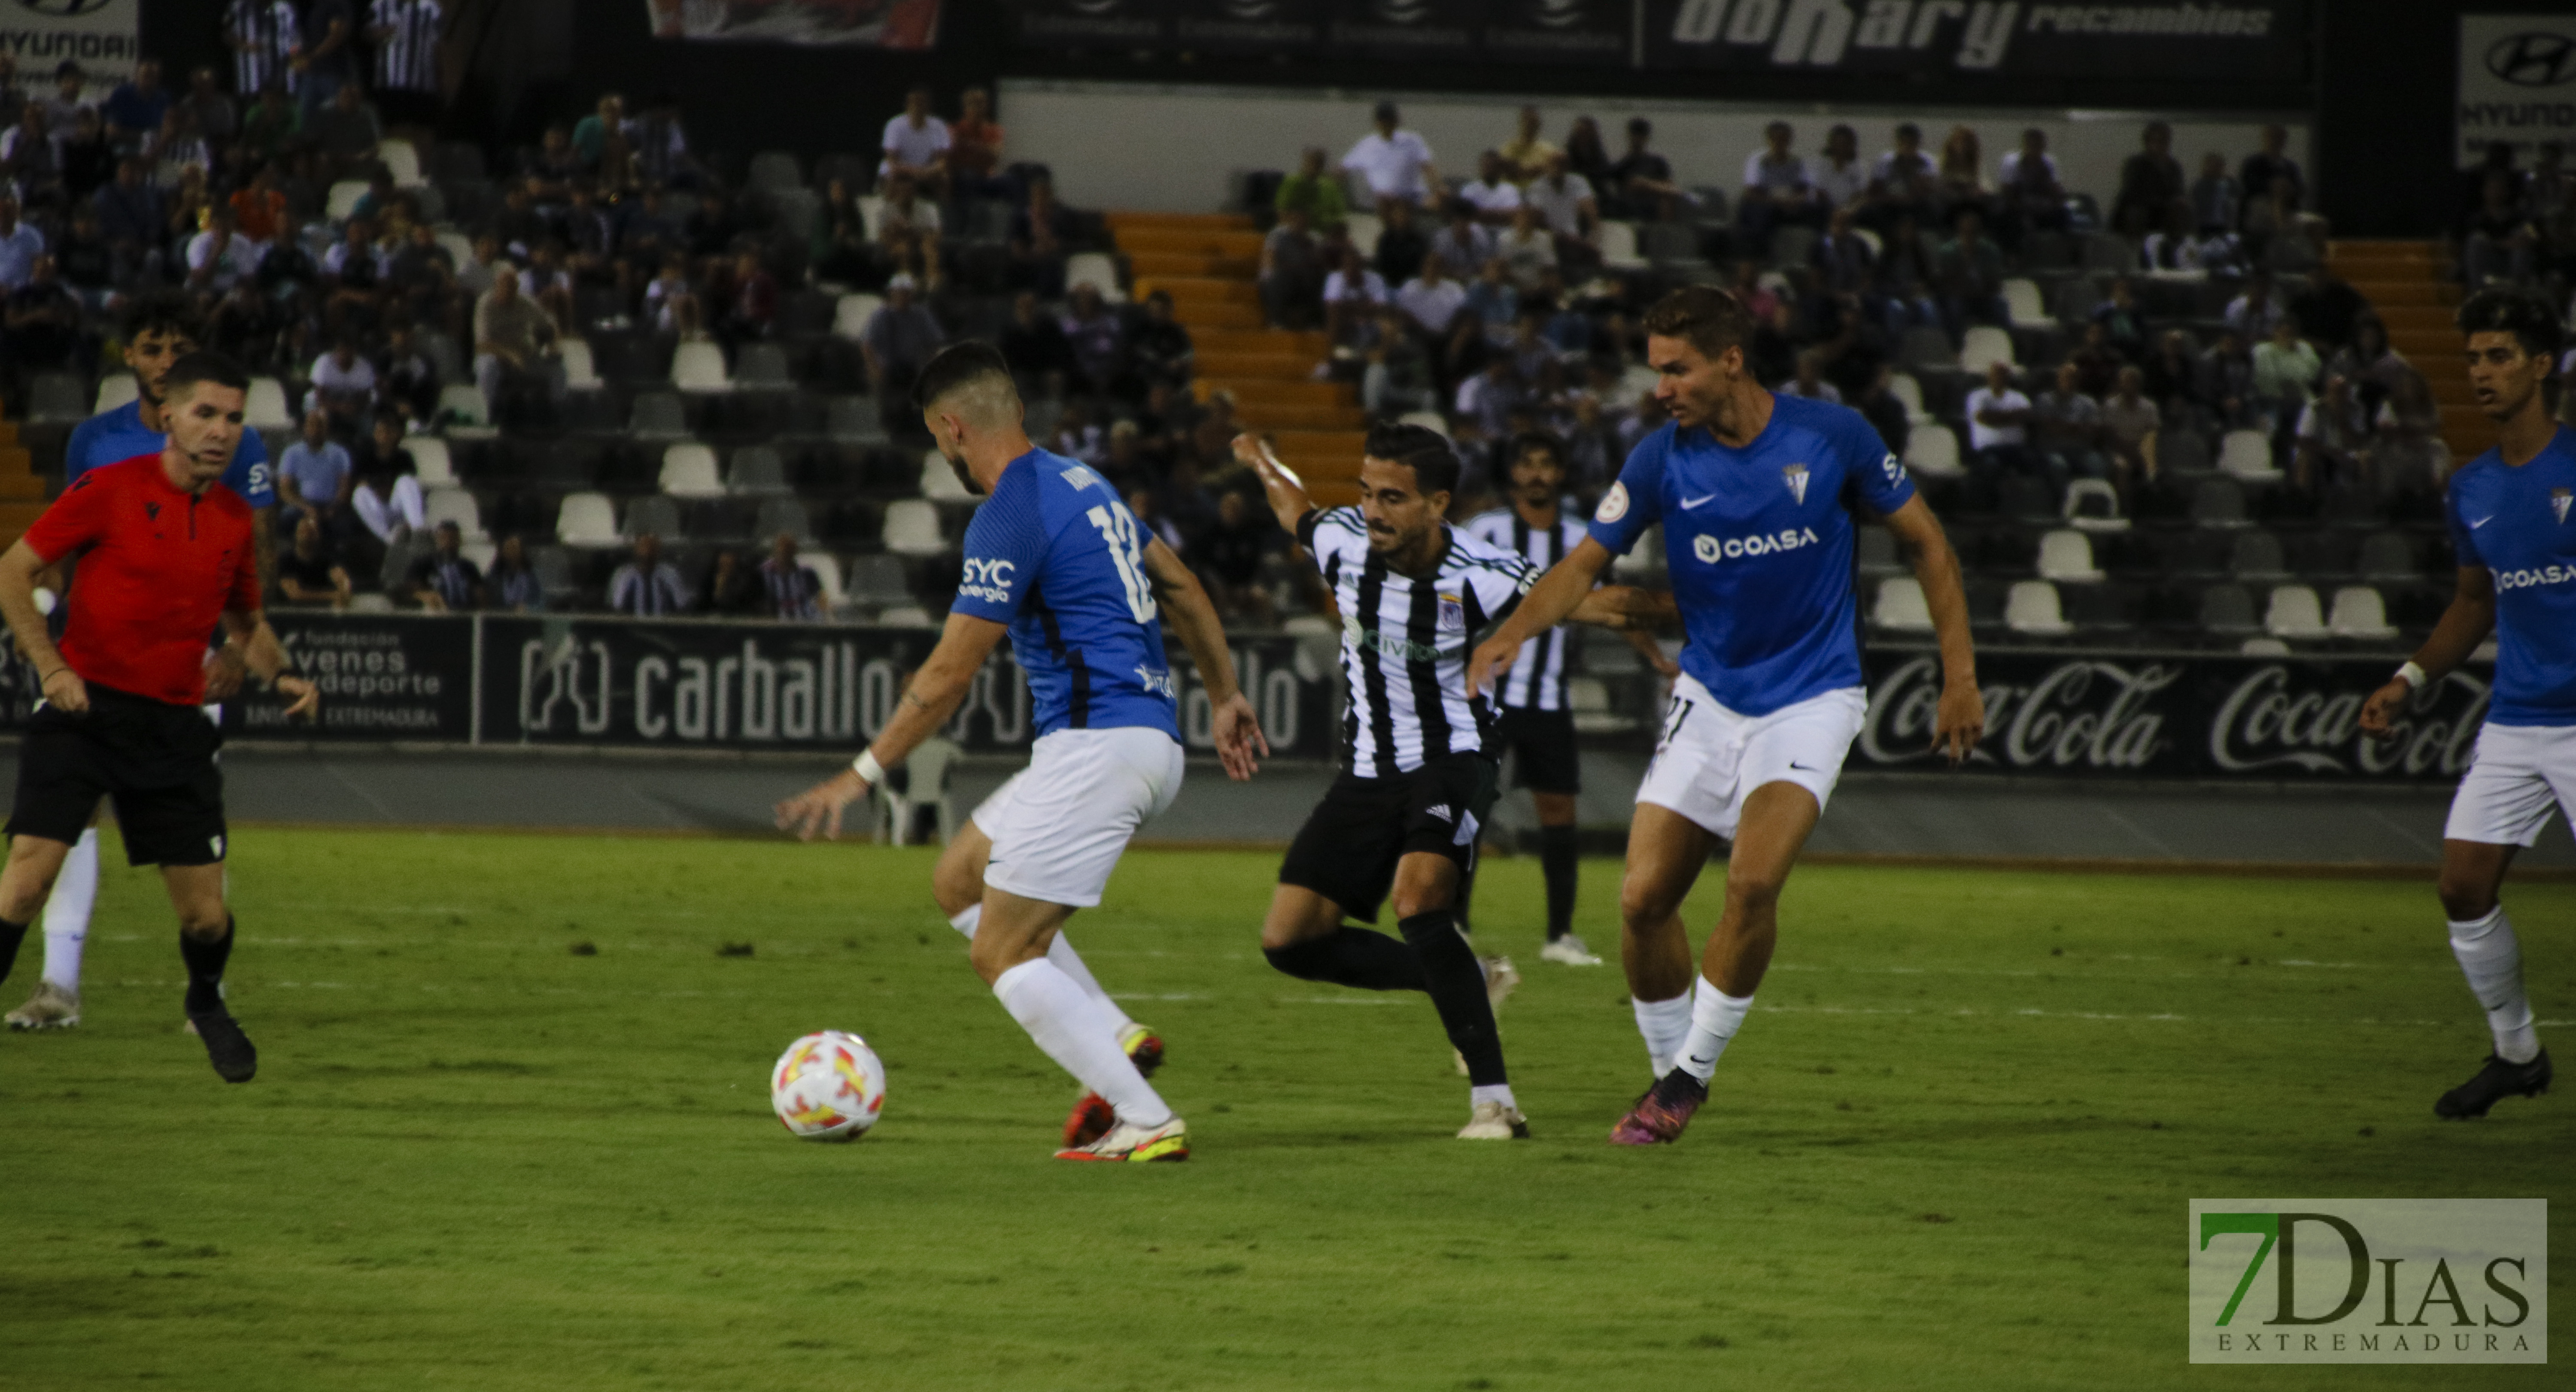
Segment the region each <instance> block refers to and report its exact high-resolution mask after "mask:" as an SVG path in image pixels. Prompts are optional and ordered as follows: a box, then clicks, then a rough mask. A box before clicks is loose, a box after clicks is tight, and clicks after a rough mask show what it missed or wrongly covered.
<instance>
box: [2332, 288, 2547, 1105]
mask: <svg viewBox="0 0 2576 1392" xmlns="http://www.w3.org/2000/svg"><path fill="white" fill-rule="evenodd" d="M2459 325H2460V332H2461V333H2462V334H2463V335H2464V336H2466V338H2467V339H2468V357H2469V386H2470V388H2471V390H2472V391H2473V392H2474V393H2475V395H2476V397H2477V404H2478V409H2479V410H2481V411H2483V412H2485V413H2486V416H2487V419H2489V420H2492V421H2494V422H2495V423H2496V448H2494V449H2491V450H2488V451H2487V452H2486V453H2484V454H2481V455H2479V456H2478V457H2477V458H2475V459H2473V460H2470V461H2469V463H2468V464H2467V465H2466V466H2465V467H2463V468H2461V469H2460V470H2459V471H2458V472H2457V473H2454V474H2452V475H2451V479H2450V486H2449V491H2450V501H2449V504H2448V511H2449V513H2450V523H2451V544H2452V546H2453V548H2454V549H2456V550H2457V551H2458V553H2459V560H2460V573H2459V580H2458V587H2457V588H2456V589H2455V590H2454V591H2453V592H2452V595H2451V606H2450V608H2448V609H2446V610H2444V611H2443V612H2442V619H2441V622H2440V623H2438V624H2435V625H2434V627H2433V635H2432V636H2431V637H2430V638H2427V639H2425V640H2424V646H2423V647H2421V648H2418V649H2416V652H2415V656H2414V657H2412V658H2410V659H2409V660H2408V661H2407V663H2406V665H2405V666H2403V667H2400V668H2398V669H2397V675H2396V676H2394V677H2391V678H2389V680H2388V684H2387V685H2385V686H2382V687H2381V688H2379V690H2377V691H2375V692H2372V693H2371V696H2370V700H2369V702H2368V703H2367V704H2365V705H2364V706H2363V707H2362V710H2361V728H2362V729H2363V730H2364V731H2365V732H2366V733H2369V734H2371V735H2374V736H2377V737H2378V738H2380V739H2390V738H2394V737H2395V736H2396V735H2397V734H2398V733H2399V728H2398V724H2397V718H2398V716H2399V715H2400V714H2402V713H2403V712H2404V710H2405V709H2406V707H2407V706H2408V705H2409V704H2410V703H2411V702H2412V701H2413V699H2414V697H2415V694H2416V693H2417V692H2418V691H2419V690H2422V689H2424V688H2428V687H2431V686H2433V685H2434V684H2436V683H2439V682H2440V681H2441V680H2442V679H2443V677H2445V676H2446V675H2448V674H2449V673H2450V671H2451V670H2452V669H2453V668H2455V667H2458V666H2459V665H2460V664H2461V663H2463V662H2465V661H2467V660H2468V657H2469V654H2470V653H2471V652H2473V651H2474V650H2476V648H2477V646H2478V644H2479V642H2480V641H2482V640H2483V639H2485V637H2486V636H2487V634H2488V632H2489V631H2493V632H2494V634H2495V636H2496V666H2495V684H2494V686H2493V688H2492V694H2491V696H2490V698H2489V701H2488V705H2487V718H2486V727H2485V728H2484V729H2482V730H2480V731H2479V732H2478V744H2477V752H2476V754H2475V755H2474V756H2472V758H2471V760H2470V763H2469V771H2468V772H2467V773H2466V774H2464V775H2462V776H2461V778H2460V791H2459V793H2458V794H2457V795H2456V796H2454V797H2453V798H2452V799H2451V816H2450V821H2449V822H2448V824H2447V825H2445V826H2444V827H2443V828H2442V876H2441V881H2440V891H2439V892H2440V894H2441V899H2442V911H2443V914H2444V915H2445V916H2446V917H2447V918H2448V919H2449V920H2450V926H2451V955H2452V956H2454V957H2456V958H2458V959H2459V962H2460V970H2461V971H2462V972H2464V973H2466V974H2467V976H2468V978H2469V989H2470V990H2471V991H2472V992H2474V993H2475V994H2476V995H2477V998H2478V1004H2479V1005H2480V1006H2482V1007H2484V1008H2485V1010H2486V1016H2487V1028H2488V1030H2489V1032H2490V1033H2492V1034H2493V1035H2494V1036H2495V1050H2494V1052H2493V1053H2491V1054H2489V1055H2488V1057H2487V1061H2486V1063H2485V1065H2484V1066H2483V1067H2481V1068H2479V1070H2478V1072H2477V1075H2476V1076H2475V1077H2472V1078H2470V1079H2469V1080H2468V1081H2467V1082H2465V1083H2462V1084H2460V1085H2459V1086H2458V1087H2455V1088H2453V1089H2451V1090H2450V1091H2449V1092H2446V1093H2443V1094H2442V1096H2441V1097H2440V1098H2439V1099H2438V1100H2436V1101H2435V1102H2434V1103H2433V1111H2434V1113H2435V1114H2436V1115H2439V1116H2444V1117H2474V1116H2485V1115H2486V1113H2487V1109H2488V1108H2489V1107H2492V1106H2494V1105H2495V1104H2496V1103H2497V1102H2498V1101H2500V1100H2502V1099H2504V1098H2507V1097H2513V1096H2516V1095H2520V1096H2524V1097H2535V1096H2538V1095H2539V1094H2540V1093H2542V1092H2545V1091H2547V1090H2548V1088H2549V1051H2548V1050H2546V1049H2543V1048H2541V1047H2540V1036H2539V1035H2538V1034H2537V1033H2536V1032H2535V1031H2534V1029H2533V1022H2532V1018H2531V999H2530V997H2529V996H2528V995H2526V994H2525V993H2524V991H2523V984H2522V946H2521V944H2520V943H2519V942H2518V941H2517V940H2516V939H2515V937H2514V932H2513V924H2512V922H2511V921H2510V920H2508V919H2507V918H2506V917H2505V912H2504V906H2503V905H2502V904H2501V903H2499V902H2498V901H2497V898H2496V895H2497V891H2499V890H2500V889H2502V888H2503V886H2504V876H2505V871H2506V870H2508V869H2510V868H2511V867H2512V865H2513V856H2514V852H2515V851H2517V850H2520V849H2521V848H2523V847H2525V846H2528V845H2530V844H2531V843H2532V842H2534V841H2537V840H2539V839H2540V832H2541V829H2542V828H2543V827H2546V826H2547V825H2549V810H2550V807H2551V806H2552V805H2553V804H2555V805H2556V806H2559V807H2564V808H2566V809H2567V814H2568V816H2569V817H2570V818H2576V507H2571V505H2570V504H2571V500H2576V430H2571V429H2569V428H2568V427H2566V426H2563V425H2560V424H2558V423H2557V421H2556V420H2555V419H2554V417H2555V415H2556V408H2557V406H2558V399H2557V398H2558V394H2559V393H2560V392H2561V391H2562V390H2564V386H2563V384H2562V383H2560V382H2558V381H2557V380H2555V374H2556V372H2557V367H2558V353H2559V349H2560V347H2561V345H2562V343H2563V342H2564V339H2565V333H2564V331H2563V330H2562V329H2561V328H2560V326H2559V323H2558V316H2557V315H2556V314H2554V313H2552V312H2551V311H2550V308H2549V305H2548V304H2547V303H2546V302H2544V301H2543V300H2541V299H2540V298H2539V297H2538V296H2536V295H2532V294H2529V293H2527V292H2524V291H2516V290H2482V291H2480V292H2478V293H2477V294H2475V295H2472V296H2470V297H2469V300H2468V302H2467V303H2466V304H2463V305H2461V306H2460V315H2459Z"/></svg>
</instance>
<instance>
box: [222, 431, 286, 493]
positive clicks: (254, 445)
mask: <svg viewBox="0 0 2576 1392" xmlns="http://www.w3.org/2000/svg"><path fill="white" fill-rule="evenodd" d="M276 473H277V471H276V470H275V469H272V468H270V467H269V465H268V441H266V440H263V439H261V438H260V434H259V432H258V431H256V430H252V429H250V428H249V427H247V426H245V427H243V429H242V437H241V443H240V444H239V445H236V446H234V447H233V466H232V467H231V468H229V469H226V470H224V486H225V487H226V488H229V489H231V490H232V491H233V492H235V493H237V494H239V495H240V496H241V500H242V501H243V502H245V503H248V504H250V505H251V506H252V507H254V508H264V507H275V506H276V505H277V480H276V477H275V475H276Z"/></svg>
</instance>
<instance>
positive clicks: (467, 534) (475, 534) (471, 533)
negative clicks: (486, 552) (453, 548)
mask: <svg viewBox="0 0 2576 1392" xmlns="http://www.w3.org/2000/svg"><path fill="white" fill-rule="evenodd" d="M421 512H422V514H423V519H424V520H425V521H426V522H427V523H428V524H429V528H430V530H432V531H436V530H437V529H438V526H439V524H440V523H442V522H453V523H455V524H456V530H457V534H458V535H459V536H461V537H463V538H464V539H465V540H467V541H486V540H489V539H490V538H489V537H488V536H487V535H486V534H485V532H484V530H483V510H482V508H481V507H480V506H479V505H478V504H476V502H475V501H474V495H473V494H471V493H468V492H466V491H465V490H464V489H462V488H431V489H427V490H425V491H424V492H423V493H422V495H421Z"/></svg>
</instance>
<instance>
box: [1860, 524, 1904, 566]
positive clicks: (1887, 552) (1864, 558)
mask: <svg viewBox="0 0 2576 1392" xmlns="http://www.w3.org/2000/svg"><path fill="white" fill-rule="evenodd" d="M1852 560H1853V563H1854V564H1855V565H1857V566H1858V567H1859V569H1860V573H1861V574H1863V575H1866V576H1870V577H1872V578H1876V577H1878V576H1884V575H1901V574H1903V573H1904V572H1905V562H1904V560H1903V558H1901V557H1899V556H1898V555H1897V553H1896V534H1895V533H1894V532H1891V531H1889V530H1888V529H1887V528H1885V527H1860V528H1857V529H1855V530H1854V532H1853V534H1852Z"/></svg>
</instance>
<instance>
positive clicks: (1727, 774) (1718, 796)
mask: <svg viewBox="0 0 2576 1392" xmlns="http://www.w3.org/2000/svg"><path fill="white" fill-rule="evenodd" d="M1868 711H1869V698H1868V697H1867V696H1865V695H1863V694H1862V692H1861V690H1860V688H1858V687H1850V688H1847V689H1844V690H1841V691H1828V692H1826V693H1825V694H1823V695H1821V696H1810V697H1808V698H1807V699H1806V700H1803V701H1800V702H1798V703H1796V704H1795V705H1788V706H1782V707H1781V708H1780V709H1778V710H1775V711H1773V712H1771V713H1770V714H1769V715H1739V714H1737V713H1736V712H1734V711H1731V710H1728V709H1727V708H1726V707H1724V706H1721V705H1719V704H1718V703H1717V698H1716V697H1714V696H1711V695H1709V694H1708V688H1707V687H1704V686H1702V685H1700V684H1699V683H1698V682H1697V681H1695V680H1693V679H1692V678H1691V677H1690V675H1689V674H1687V673H1685V674H1683V675H1682V676H1680V677H1678V678H1676V679H1675V680H1674V682H1673V703H1672V705H1671V706H1670V707H1669V708H1668V709H1667V710H1666V711H1665V713H1664V734H1663V738H1662V740H1661V741H1659V742H1658V743H1657V744H1656V745H1655V757H1654V760H1653V762H1651V763H1649V764H1647V765H1646V777H1645V781H1644V782H1642V783H1640V784H1639V785H1638V786H1637V801H1639V802H1651V803H1653V804H1655V805H1656V806H1657V807H1669V808H1671V809H1672V810H1673V811H1675V812H1678V813H1680V814H1681V815H1683V816H1685V817H1688V818H1690V819H1691V820H1692V821H1694V822H1697V823H1698V824H1699V825H1700V826H1702V827H1704V828H1706V829H1707V830H1708V831H1710V832H1713V833H1715V834H1716V835H1719V836H1725V837H1732V836H1734V835H1735V824H1736V822H1737V821H1738V820H1739V819H1741V818H1742V817H1743V815H1744V800H1745V799H1746V798H1748V797H1751V796H1752V795H1753V790H1754V789H1756V788H1759V787H1761V786H1762V785H1763V784H1765V783H1795V784H1797V785H1798V786H1799V787H1801V788H1804V789H1806V790H1807V791H1808V792H1810V793H1813V794H1815V795H1816V809H1817V810H1818V811H1823V810H1824V806H1825V802H1826V800H1827V799H1828V798H1831V797H1832V796H1833V792H1834V783H1835V781H1836V780H1837V779H1839V778H1841V777H1842V771H1843V758H1844V756H1845V755H1847V754H1849V753H1851V746H1852V741H1853V740H1854V739H1857V738H1859V736H1860V726H1861V719H1862V717H1863V716H1865V715H1866V714H1867V713H1868Z"/></svg>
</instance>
